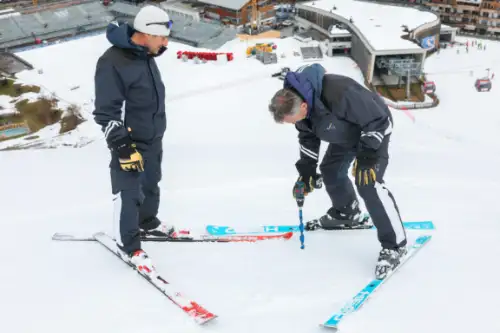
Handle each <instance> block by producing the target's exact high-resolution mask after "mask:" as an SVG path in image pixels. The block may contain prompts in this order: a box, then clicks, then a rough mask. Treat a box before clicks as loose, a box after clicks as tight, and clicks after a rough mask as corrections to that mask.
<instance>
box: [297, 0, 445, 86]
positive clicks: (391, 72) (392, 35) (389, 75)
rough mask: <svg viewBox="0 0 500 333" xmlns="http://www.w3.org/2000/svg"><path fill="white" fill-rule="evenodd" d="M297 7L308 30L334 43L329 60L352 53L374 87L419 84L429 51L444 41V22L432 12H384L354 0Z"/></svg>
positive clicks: (391, 9)
mask: <svg viewBox="0 0 500 333" xmlns="http://www.w3.org/2000/svg"><path fill="white" fill-rule="evenodd" d="M295 8H296V12H297V13H296V16H295V19H296V21H297V22H298V24H299V26H301V27H302V29H304V30H307V29H314V30H316V31H319V32H321V33H322V34H323V36H324V37H325V39H327V40H328V43H329V45H330V46H331V50H328V51H327V55H328V54H329V53H330V54H333V53H337V52H339V51H340V50H339V49H344V51H345V48H350V49H349V50H348V51H349V54H350V56H351V57H352V58H353V59H354V61H356V63H357V64H358V66H359V68H360V69H361V71H362V72H363V75H364V77H365V79H366V82H367V83H368V84H373V85H377V84H381V85H387V84H390V83H391V82H398V81H399V80H400V78H401V77H406V78H407V81H408V82H410V81H412V80H417V78H418V77H419V76H420V75H421V74H422V73H423V64H424V60H425V57H426V55H427V50H428V49H432V48H433V47H434V46H435V45H436V44H437V43H438V42H439V34H440V20H439V17H438V16H437V15H435V14H433V13H431V12H428V11H426V12H424V11H418V10H416V9H413V8H405V7H398V6H384V10H383V12H382V11H381V10H380V6H379V5H377V4H372V3H367V2H360V1H351V0H320V1H310V2H304V3H296V5H295ZM386 17H391V20H387V19H386ZM333 27H340V28H339V29H340V30H339V29H332V28H333ZM346 32H348V33H349V34H347V33H346ZM403 37H404V38H403ZM424 42H425V43H424ZM424 45H426V46H424ZM334 46H336V47H338V48H339V49H338V50H334V48H333V47H334ZM334 51H335V52H334Z"/></svg>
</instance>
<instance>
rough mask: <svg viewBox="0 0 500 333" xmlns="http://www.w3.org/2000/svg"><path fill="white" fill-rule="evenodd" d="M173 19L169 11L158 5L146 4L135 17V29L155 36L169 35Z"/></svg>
mask: <svg viewBox="0 0 500 333" xmlns="http://www.w3.org/2000/svg"><path fill="white" fill-rule="evenodd" d="M171 28H172V21H171V20H170V17H169V16H168V14H167V12H166V11H164V10H163V9H161V8H160V7H157V6H144V7H142V8H141V10H139V12H138V13H137V15H136V16H135V19H134V29H135V30H137V31H139V32H142V33H145V34H148V35H154V36H169V35H170V29H171Z"/></svg>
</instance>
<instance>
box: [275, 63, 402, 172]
mask: <svg viewBox="0 0 500 333" xmlns="http://www.w3.org/2000/svg"><path fill="white" fill-rule="evenodd" d="M284 87H285V88H291V89H293V90H295V91H296V92H297V93H298V94H299V95H300V96H301V97H302V98H303V99H304V101H305V102H306V103H307V106H308V113H307V117H306V118H305V119H303V120H301V121H299V122H297V123H296V124H295V127H296V128H297V130H298V131H299V135H298V137H299V144H300V160H299V162H298V164H308V165H312V164H317V163H318V153H319V148H320V142H321V141H326V142H329V143H330V144H331V145H334V147H335V148H336V150H338V152H339V153H357V152H358V151H361V150H371V151H372V152H373V151H375V152H378V148H379V147H380V144H381V143H382V140H383V139H384V137H385V136H387V135H389V134H390V133H391V131H392V116H391V113H390V111H389V108H388V107H387V106H386V105H385V103H384V101H383V100H382V99H381V98H380V97H379V96H378V95H377V94H375V93H373V92H371V91H370V90H368V89H366V88H365V87H363V86H362V85H360V84H359V83H358V82H356V81H355V80H353V79H351V78H349V77H346V76H341V75H336V74H326V71H325V69H324V68H323V66H321V65H320V64H312V65H307V66H303V67H301V68H299V69H298V70H297V71H294V72H288V73H287V75H286V76H285V80H284ZM384 157H387V156H384Z"/></svg>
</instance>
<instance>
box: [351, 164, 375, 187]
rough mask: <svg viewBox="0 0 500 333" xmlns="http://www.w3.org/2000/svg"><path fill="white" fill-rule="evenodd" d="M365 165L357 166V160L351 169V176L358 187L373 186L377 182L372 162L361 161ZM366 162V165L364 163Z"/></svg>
mask: <svg viewBox="0 0 500 333" xmlns="http://www.w3.org/2000/svg"><path fill="white" fill-rule="evenodd" d="M363 162H365V163H360V164H359V166H358V159H356V160H355V161H354V166H353V168H352V175H353V177H354V179H355V181H356V185H358V186H366V185H371V184H375V182H376V181H377V174H376V172H375V165H374V164H372V163H371V162H372V161H363ZM366 162H368V163H366Z"/></svg>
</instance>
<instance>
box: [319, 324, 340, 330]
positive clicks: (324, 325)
mask: <svg viewBox="0 0 500 333" xmlns="http://www.w3.org/2000/svg"><path fill="white" fill-rule="evenodd" d="M319 327H321V328H326V329H328V330H329V331H330V332H337V331H338V330H339V328H338V327H337V325H331V324H320V325H319Z"/></svg>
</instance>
